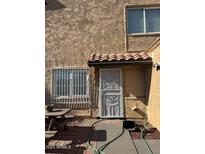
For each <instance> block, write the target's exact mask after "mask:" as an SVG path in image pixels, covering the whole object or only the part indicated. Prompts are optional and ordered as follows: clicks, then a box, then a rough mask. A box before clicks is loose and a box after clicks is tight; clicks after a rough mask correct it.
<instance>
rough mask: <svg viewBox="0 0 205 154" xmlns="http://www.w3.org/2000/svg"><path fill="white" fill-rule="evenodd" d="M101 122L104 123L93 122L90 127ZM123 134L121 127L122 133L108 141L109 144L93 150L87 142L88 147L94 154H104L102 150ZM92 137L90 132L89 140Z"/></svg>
mask: <svg viewBox="0 0 205 154" xmlns="http://www.w3.org/2000/svg"><path fill="white" fill-rule="evenodd" d="M101 121H104V120H99V121H97V122H94V123H93V124H92V127H93V126H94V124H96V123H98V122H101ZM123 133H124V128H123V127H122V132H121V133H120V134H119V135H118V136H116V137H115V138H113V139H112V140H110V141H109V142H107V143H105V144H103V145H102V146H101V147H100V148H99V149H97V148H94V147H93V146H92V145H91V144H90V141H88V145H89V147H90V148H91V149H92V150H93V151H94V154H105V153H104V152H103V151H102V150H104V149H105V148H106V147H107V146H108V145H109V144H111V143H112V142H114V141H115V140H117V139H118V138H119V137H120V136H122V134H123ZM91 136H92V132H91V133H90V138H91Z"/></svg>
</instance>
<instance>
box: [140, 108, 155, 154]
mask: <svg viewBox="0 0 205 154" xmlns="http://www.w3.org/2000/svg"><path fill="white" fill-rule="evenodd" d="M146 127H147V114H146V112H145V113H144V125H143V128H142V129H140V130H141V134H140V137H141V139H142V140H143V142H144V144H145V145H146V147H147V149H148V151H149V153H150V154H153V152H152V150H151V148H150V146H149V145H148V143H147V141H146V140H145V139H144V137H143V133H144V130H145V128H146Z"/></svg>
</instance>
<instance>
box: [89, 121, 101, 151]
mask: <svg viewBox="0 0 205 154" xmlns="http://www.w3.org/2000/svg"><path fill="white" fill-rule="evenodd" d="M101 121H103V120H98V121H96V122H94V123H93V124H92V128H93V126H94V124H96V123H98V122H101ZM91 136H92V130H91V132H90V135H89V139H90V138H91ZM88 146H89V147H90V148H91V149H92V150H93V151H94V154H105V153H104V152H103V151H101V150H100V149H96V148H94V147H93V146H92V145H91V144H90V140H89V141H88Z"/></svg>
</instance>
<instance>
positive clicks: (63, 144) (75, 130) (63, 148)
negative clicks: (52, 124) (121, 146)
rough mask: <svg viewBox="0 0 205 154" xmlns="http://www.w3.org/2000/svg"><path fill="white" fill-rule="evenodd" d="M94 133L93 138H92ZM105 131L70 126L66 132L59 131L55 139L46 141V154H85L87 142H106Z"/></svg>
mask: <svg viewBox="0 0 205 154" xmlns="http://www.w3.org/2000/svg"><path fill="white" fill-rule="evenodd" d="M91 131H92V136H91ZM106 139H107V137H106V131H105V130H94V128H93V127H79V126H69V127H67V130H66V131H63V130H59V131H58V132H57V133H56V134H55V135H54V136H53V137H51V138H49V139H46V140H45V142H46V143H45V144H46V147H45V152H46V153H61V154H62V153H63V154H83V153H84V152H85V151H86V150H87V142H88V141H89V140H90V141H91V142H92V141H94V142H97V141H106Z"/></svg>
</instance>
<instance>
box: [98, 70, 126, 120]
mask: <svg viewBox="0 0 205 154" xmlns="http://www.w3.org/2000/svg"><path fill="white" fill-rule="evenodd" d="M121 74H122V73H121V69H100V97H99V99H100V100H99V102H100V103H99V105H100V106H99V107H100V116H101V117H102V118H117V117H123V99H122V98H123V93H122V75H121Z"/></svg>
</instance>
